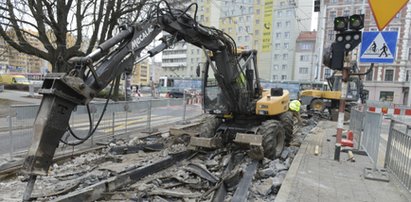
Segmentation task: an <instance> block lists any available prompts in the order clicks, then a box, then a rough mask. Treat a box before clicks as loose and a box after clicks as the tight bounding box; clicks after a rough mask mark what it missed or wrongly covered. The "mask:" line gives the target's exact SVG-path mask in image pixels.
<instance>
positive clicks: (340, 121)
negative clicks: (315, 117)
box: [334, 66, 350, 161]
mask: <svg viewBox="0 0 411 202" xmlns="http://www.w3.org/2000/svg"><path fill="white" fill-rule="evenodd" d="M349 78H350V69H349V67H344V66H343V68H342V82H341V99H340V106H339V108H338V121H337V134H336V147H335V149H336V151H335V154H337V153H338V154H339V153H340V149H341V139H342V132H343V128H344V115H345V98H346V97H347V90H348V80H349ZM337 145H339V146H337ZM339 156H340V155H334V160H336V161H339V160H340V159H339ZM337 157H338V158H337Z"/></svg>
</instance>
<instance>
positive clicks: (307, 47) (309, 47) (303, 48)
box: [300, 43, 312, 50]
mask: <svg viewBox="0 0 411 202" xmlns="http://www.w3.org/2000/svg"><path fill="white" fill-rule="evenodd" d="M300 47H301V50H310V49H311V47H312V45H311V44H309V43H301V45H300Z"/></svg>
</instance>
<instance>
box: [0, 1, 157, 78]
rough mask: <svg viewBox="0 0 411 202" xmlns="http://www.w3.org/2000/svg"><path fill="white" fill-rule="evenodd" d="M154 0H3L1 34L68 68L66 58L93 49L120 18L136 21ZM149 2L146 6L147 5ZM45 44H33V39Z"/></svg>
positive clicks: (60, 69) (18, 46)
mask: <svg viewBox="0 0 411 202" xmlns="http://www.w3.org/2000/svg"><path fill="white" fill-rule="evenodd" d="M152 3H155V1H153V0H151V1H150V0H104V1H102V0H27V1H17V0H1V2H0V36H1V37H3V38H4V40H5V41H6V42H7V43H8V44H9V45H10V46H11V47H13V48H14V49H16V50H17V51H20V52H23V53H26V54H29V55H35V56H37V57H39V58H42V59H44V60H46V61H48V62H50V63H51V65H52V71H53V72H65V71H67V70H68V65H67V63H66V61H67V60H68V59H69V58H71V57H73V56H82V55H85V54H88V53H90V52H91V51H92V50H93V48H94V47H95V46H96V45H98V44H99V43H100V42H103V41H105V40H107V39H108V38H110V37H112V36H113V34H115V32H116V31H117V29H116V27H117V25H118V22H119V19H122V18H125V19H127V20H128V21H129V22H136V21H137V20H138V19H139V18H141V17H142V15H143V14H144V13H145V12H144V9H145V8H148V5H149V4H152ZM146 6H147V7H146ZM33 38H34V39H36V40H38V41H40V43H41V44H42V47H36V46H33V44H32V43H30V40H31V39H33Z"/></svg>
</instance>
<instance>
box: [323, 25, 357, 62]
mask: <svg viewBox="0 0 411 202" xmlns="http://www.w3.org/2000/svg"><path fill="white" fill-rule="evenodd" d="M360 42H361V31H345V32H343V33H339V34H337V35H336V38H335V42H334V43H332V44H331V52H326V54H328V55H324V58H326V59H327V63H324V64H325V65H326V66H328V67H329V68H330V69H333V70H342V69H343V67H344V57H345V54H346V53H347V52H349V51H352V50H353V49H354V48H355V47H357V46H358V44H360Z"/></svg>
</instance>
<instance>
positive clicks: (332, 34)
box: [328, 30, 334, 41]
mask: <svg viewBox="0 0 411 202" xmlns="http://www.w3.org/2000/svg"><path fill="white" fill-rule="evenodd" d="M328 40H330V41H333V40H334V31H333V30H328Z"/></svg>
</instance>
